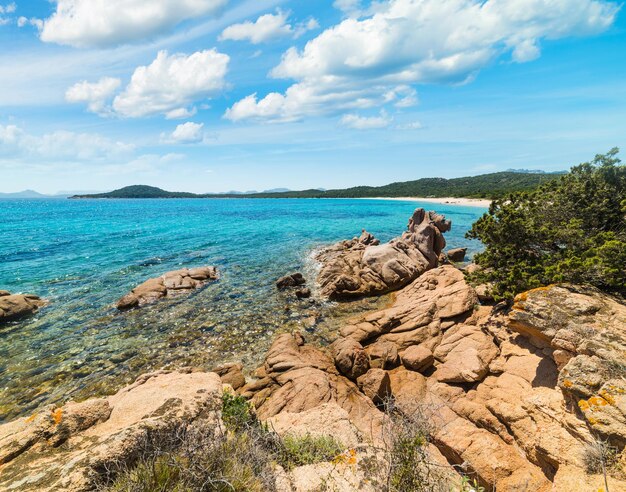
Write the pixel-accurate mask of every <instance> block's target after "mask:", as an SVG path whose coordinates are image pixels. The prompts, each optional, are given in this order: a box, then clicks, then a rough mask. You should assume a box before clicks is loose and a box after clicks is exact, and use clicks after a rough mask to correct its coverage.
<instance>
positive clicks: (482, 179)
mask: <svg viewBox="0 0 626 492" xmlns="http://www.w3.org/2000/svg"><path fill="white" fill-rule="evenodd" d="M559 176H561V174H545V173H520V172H511V171H506V172H500V173H492V174H483V175H480V176H470V177H465V178H454V179H444V178H422V179H418V180H415V181H404V182H398V183H391V184H388V185H385V186H357V187H354V188H347V189H344V190H326V191H320V190H303V191H285V192H279V193H267V192H266V193H251V194H221V195H216V194H214V195H211V194H205V195H197V194H194V193H183V192H170V191H165V190H162V189H160V188H155V187H152V186H141V185H137V186H127V187H125V188H121V189H119V190H115V191H112V192H110V193H100V194H97V195H79V196H75V197H72V198H374V197H390V198H393V197H405V196H406V197H435V198H437V197H467V198H499V197H501V196H504V195H506V194H507V193H511V192H515V191H528V190H532V189H534V188H536V187H538V186H539V185H541V184H543V183H545V182H547V181H552V180H554V179H557V178H558V177H559Z"/></svg>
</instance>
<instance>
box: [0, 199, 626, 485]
mask: <svg viewBox="0 0 626 492" xmlns="http://www.w3.org/2000/svg"><path fill="white" fill-rule="evenodd" d="M449 228H450V223H449V222H447V221H446V220H445V218H443V217H441V216H439V215H437V214H434V213H432V212H425V211H424V210H421V209H418V210H416V212H415V214H414V215H413V217H412V218H411V221H410V222H409V227H408V231H407V232H405V233H404V234H403V235H402V236H401V237H399V238H396V239H394V240H392V241H390V242H389V243H387V244H384V245H380V243H379V242H378V240H376V239H375V238H374V237H373V236H372V235H371V234H367V233H365V232H364V233H363V234H362V235H361V237H360V238H355V239H353V240H351V241H345V242H342V243H339V244H338V245H335V246H332V247H330V248H328V249H327V250H324V251H322V252H321V253H320V254H319V255H318V260H319V261H321V262H322V268H321V270H320V274H319V278H318V285H319V288H320V290H321V292H322V294H323V295H324V296H326V297H329V298H331V299H340V300H345V299H351V298H354V297H357V296H364V295H378V294H381V293H385V292H391V291H395V294H394V299H393V303H392V305H391V306H389V307H387V308H385V309H382V310H379V311H375V312H371V313H367V314H365V315H363V316H359V317H357V318H355V319H352V320H350V321H349V322H348V323H346V324H345V326H344V327H343V328H342V329H341V330H340V332H339V334H338V337H337V339H336V340H335V341H334V342H333V343H332V344H331V345H330V346H329V347H319V346H314V345H309V344H307V342H306V339H305V336H304V335H303V334H301V333H292V334H282V335H279V336H278V337H277V338H276V339H275V340H274V343H273V344H272V346H271V348H270V349H269V351H268V352H267V354H266V356H265V360H264V363H263V364H262V365H261V366H260V367H258V368H257V369H256V370H255V371H254V372H253V373H252V374H250V375H249V376H248V377H246V376H245V375H244V372H243V370H242V369H243V368H242V366H241V365H239V364H225V365H222V366H220V367H216V368H215V369H214V371H213V372H194V371H191V370H189V371H179V372H163V371H162V372H158V373H152V374H148V375H145V376H142V377H140V378H139V379H138V380H137V381H136V382H135V383H134V384H133V385H131V386H129V387H127V388H124V389H122V390H120V391H119V392H118V393H117V394H116V395H114V396H111V397H108V398H99V399H92V400H87V401H85V402H82V403H73V402H70V403H67V404H66V405H64V406H62V407H55V406H50V407H46V408H43V409H41V410H40V411H38V412H37V413H35V414H33V415H31V416H29V417H24V418H21V419H18V420H16V421H13V422H10V423H8V424H4V425H1V426H0V489H1V490H5V489H6V490H44V491H45V490H50V491H52V490H74V491H82V490H92V489H93V487H94V484H95V483H96V482H97V480H98V477H99V476H100V475H101V474H102V472H103V470H105V469H109V468H110V466H111V465H112V464H113V463H119V462H120V461H122V462H124V461H127V462H130V461H132V460H133V459H135V458H134V456H135V454H136V451H137V449H138V446H139V444H140V442H141V441H142V439H144V438H145V436H147V435H150V434H152V433H157V432H158V433H166V434H167V433H168V432H174V430H175V429H177V428H178V427H179V426H180V425H183V424H184V425H191V424H199V425H202V426H204V427H207V426H208V427H211V428H216V429H217V428H220V427H221V426H222V425H223V422H222V420H221V419H222V417H221V414H220V411H219V409H218V407H219V404H220V401H221V399H222V398H223V393H224V391H226V392H234V393H236V394H238V395H240V396H242V397H245V398H246V399H247V400H248V401H249V402H251V404H252V405H253V406H254V409H255V412H256V415H257V416H258V418H259V419H260V420H261V421H263V422H266V423H267V424H268V425H269V426H271V428H272V429H273V430H274V431H275V432H276V433H278V434H279V435H290V434H299V435H332V436H335V437H337V438H338V439H339V440H340V441H341V443H342V445H343V447H344V448H345V450H346V452H347V453H348V456H350V458H349V459H348V460H333V462H332V463H329V462H326V463H318V464H311V465H306V466H300V467H296V468H294V469H292V470H287V471H285V470H281V469H279V468H277V469H276V470H275V478H276V480H275V482H276V490H280V491H285V492H287V491H294V492H295V491H312V490H320V487H321V485H325V486H330V487H331V488H329V489H327V490H345V491H351V490H366V491H367V490H372V491H374V490H380V488H378V487H377V485H376V480H374V478H376V475H377V473H378V472H376V471H374V470H380V469H381V468H383V469H384V468H385V465H386V463H387V462H386V460H387V459H388V458H387V454H386V453H385V450H386V449H387V448H386V447H387V445H388V441H389V439H388V436H389V433H390V432H393V429H394V426H395V425H396V424H395V423H394V421H393V419H392V418H391V415H392V414H393V413H398V412H400V413H401V414H403V415H409V416H412V417H413V418H417V417H419V418H420V419H421V420H423V421H424V422H425V423H427V424H428V427H429V432H428V440H427V442H426V443H425V444H424V445H423V450H424V456H425V457H426V460H425V463H429V464H430V465H432V466H433V467H435V468H436V470H437V474H436V475H437V480H438V482H439V483H440V484H441V485H442V489H443V490H461V489H460V486H459V484H460V483H461V481H462V479H463V477H466V476H467V477H470V478H472V479H475V480H476V481H477V483H479V484H480V485H481V486H483V487H485V488H486V489H487V490H497V491H498V492H500V491H526V490H528V491H531V490H532V491H549V490H550V491H563V492H566V491H572V490H599V489H603V490H604V489H605V488H606V487H607V486H608V488H609V490H611V491H614V490H622V489H626V476H625V468H624V467H626V457H625V454H624V451H623V450H624V446H625V445H626V384H625V382H624V381H625V380H626V378H625V376H626V368H625V366H624V356H625V354H626V306H625V305H624V304H623V303H621V302H620V301H618V300H617V299H614V298H612V297H610V296H608V295H605V294H602V293H601V292H599V291H597V290H595V289H592V288H587V287H581V286H574V285H553V286H548V287H544V288H540V289H535V290H532V291H529V292H526V293H523V294H520V295H518V296H517V297H516V299H515V303H514V304H513V305H512V306H510V307H509V306H506V305H504V304H498V305H494V304H493V303H488V302H487V303H485V304H481V301H480V300H479V295H478V294H477V290H480V289H475V288H474V287H473V286H471V285H469V284H468V282H467V281H466V279H465V275H464V273H463V272H462V271H461V270H460V269H459V268H457V267H456V266H453V265H450V264H443V263H445V261H444V260H445V257H444V256H443V255H442V252H443V249H444V248H445V240H443V235H442V234H443V233H444V232H445V231H446V230H448V229H449ZM215 274H216V272H215ZM216 275H217V274H216ZM180 276H181V279H182V277H183V275H182V274H181V275H180ZM188 277H190V278H193V276H192V275H191V274H189V275H188ZM209 278H211V276H210V275H209V276H207V277H206V278H205V279H201V281H204V280H206V279H209ZM290 278H291V279H292V282H290V281H288V280H285V279H286V278H284V279H282V280H284V282H282V283H281V285H283V284H289V285H291V284H293V285H292V286H293V287H295V286H297V285H302V281H301V280H300V278H301V277H294V276H293V275H292V276H290ZM149 282H150V281H149ZM180 283H181V282H179V284H180ZM177 285H178V284H177ZM161 291H162V289H159V292H161ZM140 294H141V292H138V291H137V289H135V291H133V294H132V295H133V296H135V297H134V299H137V302H134V300H133V303H131V304H133V306H137V305H141V304H142V303H143V302H142V301H140V300H139V297H140ZM0 299H2V298H1V297H0ZM151 299H152V298H151ZM481 299H487V297H485V296H482V297H481ZM599 443H604V444H605V445H606V446H610V449H613V450H616V455H615V456H613V457H612V461H611V467H610V468H609V469H608V471H607V474H606V478H605V476H603V474H602V473H600V472H599V470H598V469H597V468H593V467H592V466H590V461H591V458H592V457H593V456H594V454H593V453H594V450H596V449H597V448H598V444H599ZM372 462H378V463H379V464H380V465H381V466H380V467H372ZM603 463H604V465H607V463H606V462H603ZM605 468H606V466H605ZM607 492H608V491H607Z"/></svg>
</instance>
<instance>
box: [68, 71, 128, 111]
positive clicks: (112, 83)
mask: <svg viewBox="0 0 626 492" xmlns="http://www.w3.org/2000/svg"><path fill="white" fill-rule="evenodd" d="M121 84H122V81H121V80H120V79H116V78H113V77H103V78H102V79H100V80H99V81H98V82H95V83H90V82H87V81H86V80H83V81H82V82H78V83H77V84H74V85H73V86H72V87H70V88H69V89H68V90H67V92H66V93H65V100H66V101H68V102H71V103H87V109H88V110H89V111H91V112H92V113H96V114H100V115H106V114H110V112H111V108H110V107H109V106H108V103H109V102H110V100H111V98H112V97H113V94H114V93H115V92H116V91H117V89H118V88H119V87H120V85H121Z"/></svg>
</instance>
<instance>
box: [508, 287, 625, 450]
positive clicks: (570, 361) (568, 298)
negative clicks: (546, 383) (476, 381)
mask: <svg viewBox="0 0 626 492" xmlns="http://www.w3.org/2000/svg"><path fill="white" fill-rule="evenodd" d="M509 319H510V326H511V328H513V329H514V330H516V331H518V332H519V333H520V334H521V335H523V336H524V337H527V338H528V340H529V341H530V343H532V344H533V345H535V346H537V347H540V348H544V349H545V350H546V351H548V353H549V354H550V356H551V358H552V360H553V361H554V363H555V364H556V366H557V367H558V369H559V373H558V386H559V387H560V388H561V390H562V391H563V392H564V394H565V395H566V396H568V398H569V400H570V401H571V402H572V403H573V404H574V405H577V406H578V407H579V409H580V411H581V412H582V414H583V415H584V416H585V419H586V421H587V423H588V425H589V426H590V427H591V428H592V429H594V430H595V431H596V432H598V433H599V434H600V435H601V436H603V437H604V438H606V439H609V440H610V441H611V442H613V443H614V444H616V445H618V446H620V447H623V446H625V445H626V398H625V397H624V394H625V393H626V388H625V387H624V380H625V378H626V363H625V362H624V360H625V358H624V356H625V354H626V305H624V304H623V303H622V302H620V301H619V300H617V299H615V298H612V297H610V296H608V295H606V294H603V293H601V292H600V291H598V290H596V289H594V288H590V287H579V286H572V285H552V286H548V287H543V288H539V289H534V290H531V291H529V292H525V293H523V294H520V295H519V296H517V297H516V298H515V304H514V305H513V309H512V310H511V313H510V315H509Z"/></svg>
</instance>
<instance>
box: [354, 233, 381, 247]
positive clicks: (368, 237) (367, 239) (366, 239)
mask: <svg viewBox="0 0 626 492" xmlns="http://www.w3.org/2000/svg"><path fill="white" fill-rule="evenodd" d="M359 243H361V244H365V245H366V246H370V245H372V246H378V245H379V244H380V241H379V240H378V239H376V238H375V237H374V235H373V234H370V233H369V232H367V231H366V230H365V229H363V231H362V232H361V237H359Z"/></svg>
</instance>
